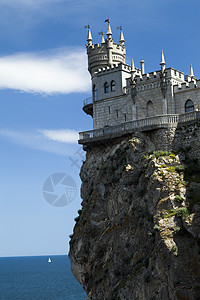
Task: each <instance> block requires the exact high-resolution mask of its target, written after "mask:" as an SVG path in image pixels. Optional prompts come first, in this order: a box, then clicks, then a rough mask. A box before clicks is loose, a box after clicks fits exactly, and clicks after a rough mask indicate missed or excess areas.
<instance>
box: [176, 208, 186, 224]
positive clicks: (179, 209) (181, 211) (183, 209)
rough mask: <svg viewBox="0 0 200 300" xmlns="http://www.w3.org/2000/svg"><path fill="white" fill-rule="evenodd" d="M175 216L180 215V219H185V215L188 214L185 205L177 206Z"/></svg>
mask: <svg viewBox="0 0 200 300" xmlns="http://www.w3.org/2000/svg"><path fill="white" fill-rule="evenodd" d="M177 216H178V217H181V218H182V220H183V221H185V220H186V219H187V217H188V216H189V211H188V209H187V207H180V208H178V210H177Z"/></svg>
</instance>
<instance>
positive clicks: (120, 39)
mask: <svg viewBox="0 0 200 300" xmlns="http://www.w3.org/2000/svg"><path fill="white" fill-rule="evenodd" d="M119 42H120V44H122V45H124V42H125V39H124V35H123V31H122V26H120V38H119Z"/></svg>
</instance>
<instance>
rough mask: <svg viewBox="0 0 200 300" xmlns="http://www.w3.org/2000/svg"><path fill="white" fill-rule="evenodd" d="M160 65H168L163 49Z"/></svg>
mask: <svg viewBox="0 0 200 300" xmlns="http://www.w3.org/2000/svg"><path fill="white" fill-rule="evenodd" d="M160 65H166V63H165V57H164V53H163V50H162V51H161V62H160Z"/></svg>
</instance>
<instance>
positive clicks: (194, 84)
mask: <svg viewBox="0 0 200 300" xmlns="http://www.w3.org/2000/svg"><path fill="white" fill-rule="evenodd" d="M195 88H200V80H193V81H190V82H184V83H182V84H180V85H175V86H174V93H177V92H182V91H184V90H187V91H188V90H191V89H195Z"/></svg>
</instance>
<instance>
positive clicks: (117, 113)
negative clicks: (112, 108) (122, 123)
mask: <svg viewBox="0 0 200 300" xmlns="http://www.w3.org/2000/svg"><path fill="white" fill-rule="evenodd" d="M116 115H117V118H118V117H119V112H118V110H116Z"/></svg>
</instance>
